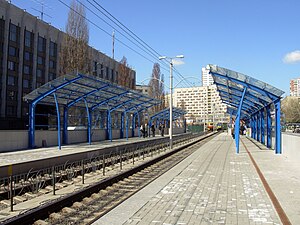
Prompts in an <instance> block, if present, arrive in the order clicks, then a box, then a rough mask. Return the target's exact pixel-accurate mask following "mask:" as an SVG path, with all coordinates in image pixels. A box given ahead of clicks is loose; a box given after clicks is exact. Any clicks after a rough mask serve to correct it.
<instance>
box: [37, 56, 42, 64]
mask: <svg viewBox="0 0 300 225" xmlns="http://www.w3.org/2000/svg"><path fill="white" fill-rule="evenodd" d="M37 63H38V64H39V65H44V59H43V57H41V56H38V58H37Z"/></svg>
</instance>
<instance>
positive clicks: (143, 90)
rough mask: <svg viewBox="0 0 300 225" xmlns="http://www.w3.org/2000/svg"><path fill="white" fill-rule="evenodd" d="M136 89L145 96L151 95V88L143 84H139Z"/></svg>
mask: <svg viewBox="0 0 300 225" xmlns="http://www.w3.org/2000/svg"><path fill="white" fill-rule="evenodd" d="M135 89H136V90H137V91H139V92H141V93H143V94H145V95H149V92H150V86H149V85H141V84H137V85H136V86H135Z"/></svg>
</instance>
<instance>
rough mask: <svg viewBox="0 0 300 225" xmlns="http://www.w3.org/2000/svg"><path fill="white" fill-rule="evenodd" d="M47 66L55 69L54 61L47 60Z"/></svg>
mask: <svg viewBox="0 0 300 225" xmlns="http://www.w3.org/2000/svg"><path fill="white" fill-rule="evenodd" d="M49 67H50V68H51V69H55V67H56V63H55V62H54V61H53V60H50V61H49Z"/></svg>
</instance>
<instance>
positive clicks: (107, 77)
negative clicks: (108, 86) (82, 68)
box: [105, 67, 109, 80]
mask: <svg viewBox="0 0 300 225" xmlns="http://www.w3.org/2000/svg"><path fill="white" fill-rule="evenodd" d="M105 79H107V80H109V68H108V67H106V77H105Z"/></svg>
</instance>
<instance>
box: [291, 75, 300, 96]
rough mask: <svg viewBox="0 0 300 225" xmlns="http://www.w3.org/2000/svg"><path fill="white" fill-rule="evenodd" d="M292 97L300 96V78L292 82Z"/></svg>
mask: <svg viewBox="0 0 300 225" xmlns="http://www.w3.org/2000/svg"><path fill="white" fill-rule="evenodd" d="M290 96H300V78H295V79H292V80H290Z"/></svg>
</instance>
